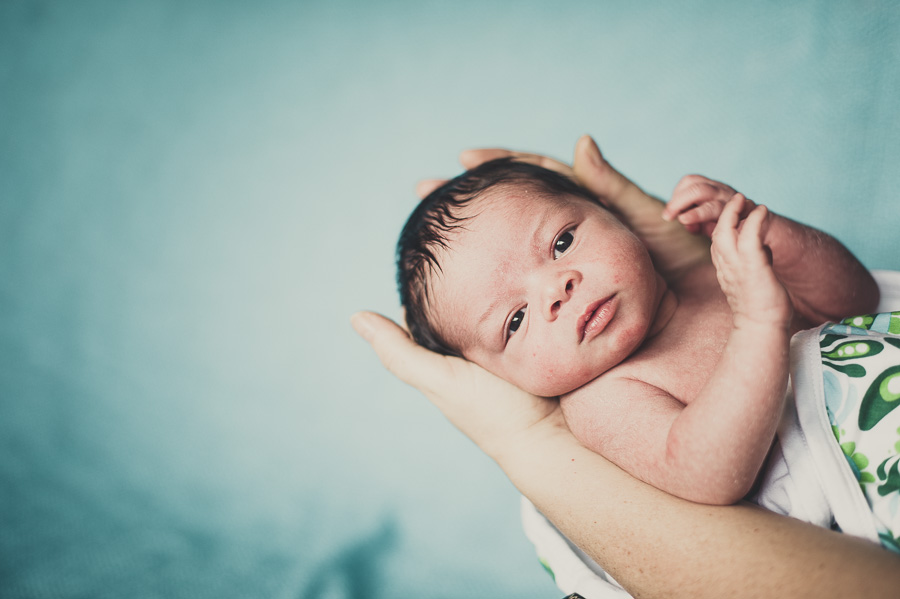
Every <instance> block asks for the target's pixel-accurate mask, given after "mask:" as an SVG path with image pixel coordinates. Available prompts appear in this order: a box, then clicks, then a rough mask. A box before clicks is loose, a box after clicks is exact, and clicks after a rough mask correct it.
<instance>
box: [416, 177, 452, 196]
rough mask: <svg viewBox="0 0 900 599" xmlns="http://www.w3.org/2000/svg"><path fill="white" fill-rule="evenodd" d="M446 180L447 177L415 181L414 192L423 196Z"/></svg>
mask: <svg viewBox="0 0 900 599" xmlns="http://www.w3.org/2000/svg"><path fill="white" fill-rule="evenodd" d="M446 182H447V179H423V180H422V181H419V182H418V183H416V194H417V195H418V196H419V197H420V198H424V197H425V196H427V195H428V194H430V193H431V192H432V191H434V190H435V189H437V188H438V187H440V186H441V185H443V184H444V183H446Z"/></svg>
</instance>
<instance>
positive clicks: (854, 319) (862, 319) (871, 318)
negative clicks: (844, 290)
mask: <svg viewBox="0 0 900 599" xmlns="http://www.w3.org/2000/svg"><path fill="white" fill-rule="evenodd" d="M875 316H876V315H875V314H860V315H859V316H851V317H850V318H845V319H844V320H842V321H841V324H846V325H848V326H851V327H856V328H857V329H867V330H868V329H869V328H870V327H871V326H872V323H873V322H875Z"/></svg>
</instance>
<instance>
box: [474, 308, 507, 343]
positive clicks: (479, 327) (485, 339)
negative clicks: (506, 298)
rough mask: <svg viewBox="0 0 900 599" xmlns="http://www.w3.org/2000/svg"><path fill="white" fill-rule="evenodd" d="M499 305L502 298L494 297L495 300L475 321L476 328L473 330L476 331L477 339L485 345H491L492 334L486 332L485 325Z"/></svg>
mask: <svg viewBox="0 0 900 599" xmlns="http://www.w3.org/2000/svg"><path fill="white" fill-rule="evenodd" d="M499 306H500V298H494V301H492V302H491V305H490V306H488V307H487V310H485V311H484V312H483V313H482V314H481V316H480V317H479V318H478V321H477V322H476V323H475V328H474V330H473V332H474V333H475V339H476V340H477V341H478V342H479V343H480V344H481V345H483V346H484V345H491V343H490V341H489V339H490V336H489V335H485V334H484V325H485V323H486V322H487V321H488V320H490V318H491V316H493V314H494V312H495V311H496V310H497V308H498V307H499Z"/></svg>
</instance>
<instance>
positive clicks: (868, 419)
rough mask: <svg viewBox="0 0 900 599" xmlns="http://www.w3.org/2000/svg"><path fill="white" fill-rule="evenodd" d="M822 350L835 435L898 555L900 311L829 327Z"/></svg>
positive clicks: (881, 533)
mask: <svg viewBox="0 0 900 599" xmlns="http://www.w3.org/2000/svg"><path fill="white" fill-rule="evenodd" d="M819 347H820V348H821V356H822V365H823V383H824V390H825V403H826V407H827V412H828V418H829V420H830V421H831V426H832V430H833V432H834V436H835V438H836V439H837V441H838V443H839V444H840V446H841V450H842V451H843V453H844V456H845V457H846V459H847V463H848V464H849V465H850V468H851V469H852V470H853V473H854V475H855V476H856V480H857V481H858V482H859V485H860V488H861V489H862V492H863V494H864V495H865V497H866V501H867V502H868V503H869V506H870V507H871V510H872V514H873V516H874V518H875V522H876V527H877V528H878V533H879V538H880V539H881V543H882V545H884V546H885V547H886V548H888V549H891V550H893V551H896V552H898V553H900V410H895V408H897V407H898V406H900V312H886V313H882V314H866V315H863V316H855V317H852V318H847V319H845V320H844V321H843V322H842V323H840V324H830V325H826V326H824V327H822V329H821V332H820V335H819Z"/></svg>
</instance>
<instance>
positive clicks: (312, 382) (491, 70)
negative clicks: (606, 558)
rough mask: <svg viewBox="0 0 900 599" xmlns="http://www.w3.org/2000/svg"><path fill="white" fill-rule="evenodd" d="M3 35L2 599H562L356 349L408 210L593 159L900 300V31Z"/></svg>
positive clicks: (719, 5) (721, 22)
mask: <svg viewBox="0 0 900 599" xmlns="http://www.w3.org/2000/svg"><path fill="white" fill-rule="evenodd" d="M641 6H642V7H641V8H636V7H634V8H632V7H626V6H624V5H623V4H622V3H619V2H587V1H585V2H561V3H554V4H552V5H551V4H549V3H543V2H522V1H516V2H512V1H503V2H491V3H484V2H469V1H463V2H454V3H440V2H413V1H394V2H372V3H368V2H349V1H337V2H324V1H322V2H289V1H278V0H262V1H260V2H253V3H243V2H195V3H183V2H176V1H162V0H157V1H137V0H133V1H126V2H78V3H65V2H38V1H21V0H13V1H7V2H4V3H2V5H0V531H2V534H0V595H2V596H4V597H10V598H20V597H21V598H24V597H29V598H30V597H73V598H74V597H96V598H101V597H123V596H131V597H157V596H159V597H163V596H165V597H216V598H221V597H277V598H281V597H284V598H307V597H309V598H312V597H334V598H345V597H346V598H361V597H374V598H378V597H413V596H415V597H435V598H438V597H454V598H465V597H473V598H475V597H479V598H480V597H486V596H491V597H510V598H511V597H517V598H524V597H535V598H538V597H554V596H557V595H558V594H559V593H558V591H557V590H556V589H555V587H554V586H553V584H552V582H551V580H550V578H549V577H547V576H546V574H545V573H544V572H543V571H542V570H541V568H540V566H539V565H538V562H537V559H536V558H535V557H534V554H533V552H532V550H531V548H530V546H529V545H528V543H527V541H526V540H525V538H524V536H523V535H522V533H521V532H520V529H519V526H518V515H517V509H518V503H517V495H516V492H515V490H514V489H513V488H512V486H511V485H510V484H509V483H508V482H507V481H506V480H505V478H504V477H503V476H502V474H501V473H500V471H499V470H498V469H497V468H496V466H495V465H494V464H493V463H492V462H490V461H489V460H488V459H487V458H485V457H483V456H482V455H481V454H480V453H479V452H478V451H477V450H476V449H475V448H474V446H472V445H471V444H470V443H469V442H468V441H467V440H466V439H465V438H464V437H462V435H460V434H459V433H457V432H456V431H455V430H453V429H452V428H451V427H450V426H449V425H447V424H446V423H445V422H444V421H443V420H442V418H441V417H440V415H439V414H438V413H437V412H436V411H435V410H433V409H432V408H431V407H430V406H429V405H428V404H427V402H425V401H424V400H423V399H421V398H420V397H419V396H418V395H417V394H416V393H415V392H413V391H412V390H410V389H408V388H406V387H404V386H403V385H402V384H400V383H399V382H397V381H395V380H394V379H393V378H391V377H390V376H389V375H388V374H387V373H385V372H383V371H382V370H381V369H380V366H379V365H378V363H377V361H376V359H375V357H374V355H373V354H372V353H371V352H370V350H369V348H368V347H367V346H366V345H365V344H364V343H363V342H362V341H360V340H358V339H357V338H356V337H355V335H354V334H353V333H352V331H351V329H350V327H349V324H348V318H349V316H350V314H351V313H352V312H354V311H355V310H358V309H362V308H370V309H377V310H380V311H382V312H385V313H386V314H388V315H391V316H396V315H397V299H396V295H395V291H394V284H393V276H394V273H393V264H392V259H393V244H394V242H395V240H396V236H397V234H398V232H399V229H400V227H401V225H402V223H403V221H404V219H405V218H406V216H407V214H408V213H409V211H410V210H411V209H412V207H413V206H414V203H415V201H416V198H415V196H414V193H413V186H414V183H415V181H416V180H417V179H419V178H422V177H431V176H452V175H454V174H456V173H457V172H458V169H459V167H458V166H457V164H456V155H457V153H458V152H459V151H460V150H461V149H463V148H466V147H472V146H485V145H487V146H494V145H504V146H508V147H514V148H519V149H527V150H533V151H541V152H545V153H550V154H552V155H554V156H557V157H560V158H563V159H566V158H568V157H569V156H570V152H571V149H572V147H573V145H574V143H575V140H576V139H577V137H578V136H579V135H581V134H583V133H591V134H593V135H594V136H595V137H596V139H597V140H598V142H599V143H600V146H601V148H603V150H604V151H605V153H606V154H607V156H608V157H609V158H610V159H611V161H612V162H613V163H614V164H616V165H617V166H618V167H619V168H620V169H621V170H623V171H624V172H626V173H627V174H629V175H630V176H632V178H634V179H635V180H636V181H638V182H639V183H641V184H643V185H644V186H645V188H647V189H648V190H650V191H651V192H654V193H657V194H659V195H662V196H667V195H668V193H669V192H670V190H671V189H672V187H673V186H674V185H675V183H676V182H677V180H678V178H679V177H680V176H681V175H683V174H686V173H689V172H699V173H703V174H706V175H708V176H711V177H714V178H717V179H721V180H724V181H727V182H729V183H731V184H732V185H733V186H734V187H736V188H738V189H740V190H741V191H744V192H745V193H746V194H747V195H749V196H750V197H751V198H754V199H757V200H759V201H763V202H766V203H767V204H769V205H770V207H772V208H773V209H774V210H777V211H779V212H781V213H783V214H786V215H788V216H792V217H795V218H798V219H801V220H804V221H805V222H808V223H810V224H812V225H814V226H818V227H821V228H823V229H825V230H827V231H829V232H831V233H833V234H835V235H836V236H837V237H839V238H840V239H841V240H843V241H844V242H845V243H846V244H848V245H849V246H850V247H851V248H852V249H853V250H855V251H856V253H857V254H858V255H859V256H860V257H861V258H862V259H863V261H864V262H865V263H866V264H867V265H868V266H870V267H872V268H893V269H900V258H898V243H897V234H896V230H897V226H898V224H900V210H898V208H897V206H898V203H897V202H898V198H897V190H898V189H900V169H898V168H897V164H900V120H898V118H897V115H898V114H900V9H898V8H896V4H895V3H894V2H890V1H881V2H879V1H855V2H844V3H835V2H826V1H819V2H817V1H813V0H805V1H800V2H791V3H783V2H768V3H755V6H752V7H751V6H747V5H746V4H745V3H743V2H718V1H712V0H710V1H706V2H702V1H695V2H687V3H678V7H677V8H675V5H674V4H671V3H666V2H659V3H655V4H644V3H641Z"/></svg>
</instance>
